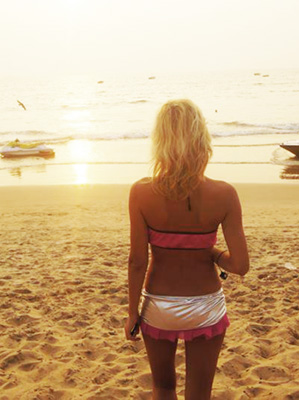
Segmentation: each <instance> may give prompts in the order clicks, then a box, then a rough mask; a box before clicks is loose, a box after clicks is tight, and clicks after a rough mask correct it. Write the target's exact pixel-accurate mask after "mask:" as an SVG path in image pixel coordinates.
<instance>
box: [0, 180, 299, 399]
mask: <svg viewBox="0 0 299 400" xmlns="http://www.w3.org/2000/svg"><path fill="white" fill-rule="evenodd" d="M236 187H237V189H238V191H239V194H240V197H241V200H242V204H243V214H244V225H245V231H246V235H247V239H248V246H249V251H250V256H251V270H250V272H249V273H248V275H246V277H245V278H244V279H243V280H242V279H241V278H239V277H234V276H232V275H230V276H229V278H228V280H227V281H226V282H225V283H224V291H225V294H226V298H227V307H228V313H229V317H230V320H231V326H230V328H229V329H228V332H227V335H226V338H225V342H224V345H223V350H222V353H221V355H220V359H219V363H218V367H217V373H216V377H215V381H214V389H213V396H212V399H213V400H246V399H251V398H257V399H269V400H295V399H299V347H298V345H299V291H298V288H299V278H298V277H299V241H298V234H297V232H298V226H299V207H298V199H299V185H287V184H284V185H282V184H280V185H279V184H278V185H255V184H246V185H245V184H243V185H242V184H241V185H236ZM128 190H129V187H128V186H121V185H118V186H113V185H111V186H101V185H97V186H77V187H71V186H69V187H67V186H61V187H59V186H53V187H51V186H45V187H1V188H0V210H1V231H0V250H1V253H0V288H1V292H0V400H17V399H18V400H20V399H21V400H23V399H24V400H33V399H36V400H48V399H49V400H52V399H53V400H54V399H55V400H56V399H72V400H76V399H88V400H96V399H105V400H109V399H115V400H116V399H117V400H119V399H143V400H146V399H150V397H151V395H150V392H151V391H150V388H151V376H150V371H149V366H148V363H147V359H146V354H145V349H144V346H143V343H142V342H138V343H136V344H132V343H131V342H127V341H125V338H124V332H123V324H124V321H125V318H126V310H127V281H126V278H127V271H126V268H127V266H126V263H127V258H128V251H129V237H128V231H129V220H128V213H127V195H128ZM222 240H223V239H222V238H221V237H220V245H221V243H222ZM177 366H178V368H177V370H178V393H179V399H180V400H182V399H183V393H184V347H183V342H180V345H179V349H178V355H177Z"/></svg>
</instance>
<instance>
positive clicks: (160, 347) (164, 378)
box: [143, 334, 177, 390]
mask: <svg viewBox="0 0 299 400" xmlns="http://www.w3.org/2000/svg"><path fill="white" fill-rule="evenodd" d="M143 340H144V343H145V347H146V352H147V355H148V359H149V363H150V367H151V371H152V377H153V383H154V386H155V387H157V388H163V389H168V390H172V389H175V387H176V373H175V353H176V349H177V341H176V342H171V341H170V340H160V339H153V338H151V337H150V336H148V335H146V334H144V335H143Z"/></svg>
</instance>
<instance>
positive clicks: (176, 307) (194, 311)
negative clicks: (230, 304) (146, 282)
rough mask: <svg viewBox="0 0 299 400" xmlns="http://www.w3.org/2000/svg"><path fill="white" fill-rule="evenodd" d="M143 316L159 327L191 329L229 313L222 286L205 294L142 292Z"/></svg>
mask: <svg viewBox="0 0 299 400" xmlns="http://www.w3.org/2000/svg"><path fill="white" fill-rule="evenodd" d="M142 297H143V301H142V307H141V317H142V319H143V321H144V322H145V323H146V324H148V325H151V326H153V327H155V328H158V329H164V330H174V331H177V330H189V329H197V328H205V327H207V326H211V325H214V324H216V323H217V322H219V321H220V320H221V318H223V317H224V315H225V314H226V305H225V297H224V294H223V290H222V288H220V289H219V290H218V291H217V292H215V293H210V294H205V295H202V296H188V297H185V296H161V295H156V294H150V293H148V292H146V291H145V290H143V292H142Z"/></svg>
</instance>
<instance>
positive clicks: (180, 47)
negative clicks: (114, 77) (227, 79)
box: [0, 0, 299, 76]
mask: <svg viewBox="0 0 299 400" xmlns="http://www.w3.org/2000/svg"><path fill="white" fill-rule="evenodd" d="M298 16H299V0H205V1H202V0H182V1H178V0H0V57H1V62H0V74H1V75H4V74H8V73H9V74H23V73H26V74H27V73H30V74H31V73H32V74H36V73H40V72H41V71H43V72H45V73H52V72H55V73H56V72H58V73H59V72H63V73H64V72H69V73H93V72H96V73H99V76H100V75H101V74H105V73H106V72H109V71H111V72H118V71H132V72H141V73H143V72H144V73H145V74H157V73H159V72H167V71H177V72H193V71H196V70H198V69H239V68H242V69H245V68H249V69H257V70H259V69H262V70H265V69H268V68H273V67H274V68H299V51H298V49H299V24H298Z"/></svg>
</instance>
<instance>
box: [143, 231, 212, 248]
mask: <svg viewBox="0 0 299 400" xmlns="http://www.w3.org/2000/svg"><path fill="white" fill-rule="evenodd" d="M148 242H149V243H150V244H151V245H153V246H157V247H162V248H164V249H189V250H202V249H208V248H209V247H213V246H214V245H215V244H216V242H217V229H216V230H215V231H212V232H173V231H160V230H157V229H153V228H151V227H148Z"/></svg>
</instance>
